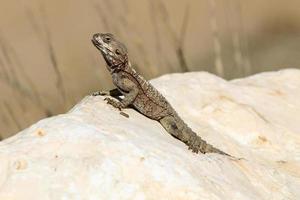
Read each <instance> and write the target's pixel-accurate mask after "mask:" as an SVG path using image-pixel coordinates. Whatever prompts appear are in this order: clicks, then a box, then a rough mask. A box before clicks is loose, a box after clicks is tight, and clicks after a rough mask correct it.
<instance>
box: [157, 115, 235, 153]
mask: <svg viewBox="0 0 300 200" xmlns="http://www.w3.org/2000/svg"><path fill="white" fill-rule="evenodd" d="M160 123H161V125H162V126H163V127H164V128H165V129H166V131H167V132H168V133H169V134H171V135H172V136H174V137H175V138H177V139H179V140H180V141H182V142H184V143H185V144H186V145H187V146H188V147H189V149H191V150H192V151H193V152H195V153H198V152H201V153H203V154H205V153H218V154H221V155H227V156H230V155H229V154H227V153H225V152H223V151H221V150H219V149H217V148H215V147H213V146H212V145H210V144H208V143H207V142H206V141H205V140H203V139H202V138H201V137H199V136H198V135H197V134H196V133H195V132H193V131H192V129H190V128H189V127H188V126H187V125H186V124H185V123H184V122H183V121H182V120H180V122H178V120H176V119H175V117H173V116H166V117H164V118H162V119H161V120H160Z"/></svg>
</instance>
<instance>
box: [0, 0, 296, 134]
mask: <svg viewBox="0 0 300 200" xmlns="http://www.w3.org/2000/svg"><path fill="white" fill-rule="evenodd" d="M96 32H111V33H114V34H115V35H116V36H117V37H118V38H120V40H121V41H124V43H125V44H126V45H127V47H128V49H129V56H130V60H131V62H132V64H133V65H134V66H135V68H136V70H137V71H138V72H140V73H141V74H142V75H144V76H145V77H146V78H147V79H151V78H155V77H158V76H160V75H162V74H167V73H175V72H187V71H209V72H211V73H214V74H217V75H218V76H221V77H223V78H226V79H233V78H239V77H244V76H248V75H251V74H254V73H258V72H262V71H270V70H278V69H282V68H290V67H296V68H297V67H299V66H300V59H298V58H299V57H300V1H299V0H286V1H282V0H263V1H262V0H243V1H240V0H226V1H220V0H181V1H174V0H51V1H47V0H26V1H20V0H1V1H0V92H1V95H0V137H1V138H2V139H3V138H6V137H8V136H11V135H13V134H15V133H16V132H18V131H20V130H22V129H24V128H26V127H28V126H29V125H30V124H32V123H34V122H36V121H37V120H39V119H41V118H45V117H49V116H52V115H56V114H59V113H64V112H66V111H67V110H68V109H70V108H71V107H72V106H74V105H75V104H76V103H77V102H78V101H80V99H82V98H83V97H84V96H85V95H88V94H90V93H92V92H93V91H97V90H103V89H109V88H112V83H111V77H110V75H109V73H108V72H107V71H106V68H105V63H104V61H103V59H102V57H101V56H100V55H99V53H98V51H97V50H96V49H95V48H94V47H93V45H92V44H91V42H90V39H91V36H92V34H93V33H96Z"/></svg>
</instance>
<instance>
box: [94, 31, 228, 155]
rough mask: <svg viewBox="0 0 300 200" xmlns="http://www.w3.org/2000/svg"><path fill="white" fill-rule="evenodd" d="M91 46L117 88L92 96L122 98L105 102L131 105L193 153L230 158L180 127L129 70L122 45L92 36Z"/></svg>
mask: <svg viewBox="0 0 300 200" xmlns="http://www.w3.org/2000/svg"><path fill="white" fill-rule="evenodd" d="M92 42H93V44H94V45H95V47H96V48H97V49H98V50H99V51H100V52H101V54H102V56H103V58H104V60H105V61H106V64H107V69H108V70H109V72H110V73H111V76H112V80H113V83H114V85H115V86H116V87H117V88H116V89H114V90H111V91H109V92H96V93H94V94H93V95H94V96H97V95H111V96H113V97H119V96H121V95H123V96H124V98H123V99H120V98H119V101H117V100H115V99H112V98H109V97H106V98H105V100H106V101H107V103H109V104H111V105H112V106H114V107H116V108H118V109H120V110H121V109H122V108H127V107H128V106H130V105H131V106H133V107H134V108H135V109H136V110H138V111H139V112H140V113H142V114H143V115H145V116H147V117H149V118H151V119H153V120H157V121H159V122H160V123H161V125H162V126H163V127H164V128H165V129H166V131H167V132H168V133H169V134H171V135H172V136H174V137H175V138H177V139H179V140H180V141H182V142H184V143H185V144H186V145H187V146H188V147H189V149H191V150H192V151H193V152H195V153H198V152H201V153H219V154H222V155H227V156H230V155H228V154H227V153H225V152H223V151H221V150H219V149H217V148H215V147H213V146H212V145H210V144H208V143H207V142H206V141H204V140H202V139H201V137H199V136H198V135H197V134H196V133H195V132H193V131H192V130H191V129H190V128H189V127H188V126H187V125H186V124H185V123H184V121H183V120H182V119H181V118H180V117H179V116H178V114H177V113H176V111H175V110H174V109H173V108H172V106H171V105H170V104H169V103H168V101H167V100H166V99H165V98H164V97H163V96H162V95H161V94H160V93H159V92H158V91H157V90H156V89H155V88H154V87H153V86H152V85H151V84H150V83H149V82H148V81H146V80H145V79H144V78H143V77H142V76H141V75H139V74H138V73H137V72H136V71H135V70H134V69H133V68H132V67H131V64H130V62H129V61H128V53H127V49H126V47H125V45H124V44H122V43H121V42H119V41H118V40H116V39H115V37H114V36H113V35H112V34H110V33H105V34H103V33H97V34H94V35H93V39H92Z"/></svg>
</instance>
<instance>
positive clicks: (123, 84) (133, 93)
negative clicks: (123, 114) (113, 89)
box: [104, 78, 139, 110]
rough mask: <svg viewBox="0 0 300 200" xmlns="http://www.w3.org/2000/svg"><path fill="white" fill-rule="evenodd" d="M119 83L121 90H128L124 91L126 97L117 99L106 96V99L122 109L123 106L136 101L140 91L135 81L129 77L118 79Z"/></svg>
mask: <svg viewBox="0 0 300 200" xmlns="http://www.w3.org/2000/svg"><path fill="white" fill-rule="evenodd" d="M117 85H118V87H119V88H120V89H121V90H123V91H126V92H124V98H123V99H121V100H120V101H117V100H115V99H112V98H109V97H106V98H105V99H104V100H106V101H107V103H108V104H111V105H112V106H114V107H115V108H118V109H119V110H121V109H122V108H126V107H128V106H129V105H130V104H132V103H133V102H134V100H135V98H136V97H137V95H138V93H139V88H138V86H137V85H136V84H135V83H134V82H132V81H131V80H129V79H127V78H123V79H121V80H117Z"/></svg>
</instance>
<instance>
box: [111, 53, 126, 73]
mask: <svg viewBox="0 0 300 200" xmlns="http://www.w3.org/2000/svg"><path fill="white" fill-rule="evenodd" d="M128 68H131V66H130V63H129V61H128V58H127V57H126V58H125V60H124V62H120V63H118V64H115V65H112V66H110V67H109V71H110V73H111V74H113V73H118V72H120V71H125V70H126V69H128Z"/></svg>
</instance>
